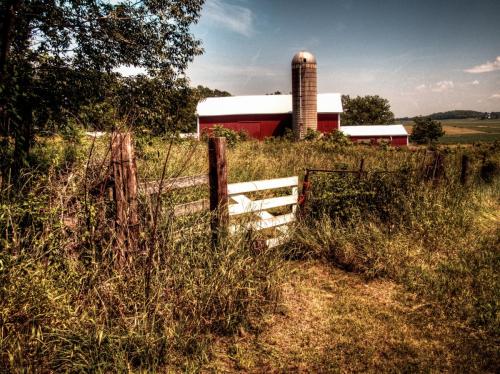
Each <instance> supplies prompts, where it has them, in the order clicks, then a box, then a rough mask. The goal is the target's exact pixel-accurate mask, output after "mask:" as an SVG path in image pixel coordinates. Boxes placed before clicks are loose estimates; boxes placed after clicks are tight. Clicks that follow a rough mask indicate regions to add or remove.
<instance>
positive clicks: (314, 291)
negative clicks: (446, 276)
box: [206, 261, 500, 373]
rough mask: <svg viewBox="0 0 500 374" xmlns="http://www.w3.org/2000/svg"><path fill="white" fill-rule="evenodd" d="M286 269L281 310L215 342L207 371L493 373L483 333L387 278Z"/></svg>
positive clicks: (296, 266) (492, 353)
mask: <svg viewBox="0 0 500 374" xmlns="http://www.w3.org/2000/svg"><path fill="white" fill-rule="evenodd" d="M290 267H291V269H290V270H291V274H292V275H291V276H290V279H289V281H288V282H287V283H286V284H285V286H284V289H283V298H282V304H281V305H280V313H277V314H275V315H273V316H269V317H268V318H267V319H266V320H265V321H263V322H261V325H260V326H259V333H256V334H250V333H244V334H241V333H240V334H239V336H237V337H233V338H229V339H225V340H223V341H220V342H219V344H218V345H217V346H216V347H215V348H214V350H215V351H216V353H215V358H216V359H215V361H214V362H213V363H212V364H211V365H210V366H207V367H206V370H207V371H210V370H217V371H221V372H253V373H270V372H283V373H294V372H353V373H354V372H491V373H493V372H495V368H496V367H497V366H496V365H498V364H499V363H500V361H499V360H500V357H499V353H498V350H496V349H495V346H494V345H492V344H491V341H490V340H489V337H488V336H486V335H481V334H475V333H472V331H471V330H469V329H468V328H467V327H465V326H464V325H463V324H462V323H460V322H459V321H457V320H453V319H450V318H446V317H444V316H443V315H442V314H441V313H440V312H439V308H436V307H435V305H433V304H430V303H425V302H424V303H422V301H421V300H420V299H419V298H418V297H417V296H416V295H415V294H412V293H409V292H407V291H405V290H404V289H403V288H402V287H401V286H398V285H396V284H395V283H393V282H390V281H387V280H374V281H369V282H367V281H365V280H364V279H363V278H362V277H360V276H359V275H356V274H352V273H346V272H344V271H342V270H339V269H337V268H334V267H331V265H328V264H326V263H322V262H317V261H307V262H302V261H301V262H295V263H292V264H290ZM497 348H498V346H497Z"/></svg>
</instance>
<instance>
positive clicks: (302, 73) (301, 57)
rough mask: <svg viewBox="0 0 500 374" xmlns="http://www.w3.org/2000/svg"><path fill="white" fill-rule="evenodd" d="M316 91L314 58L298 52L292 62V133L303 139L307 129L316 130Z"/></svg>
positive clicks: (307, 53)
mask: <svg viewBox="0 0 500 374" xmlns="http://www.w3.org/2000/svg"><path fill="white" fill-rule="evenodd" d="M317 100H318V89H317V65H316V58H315V57H314V56H313V55H312V54H311V53H309V52H304V51H303V52H299V53H297V54H296V55H295V56H293V60H292V102H293V132H294V134H295V139H297V140H298V139H303V138H304V135H305V134H306V133H307V129H312V130H317V129H318V109H317V106H318V104H317Z"/></svg>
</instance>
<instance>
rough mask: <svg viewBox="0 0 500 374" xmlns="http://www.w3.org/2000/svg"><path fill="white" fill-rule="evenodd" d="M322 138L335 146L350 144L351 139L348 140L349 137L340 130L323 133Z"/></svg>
mask: <svg viewBox="0 0 500 374" xmlns="http://www.w3.org/2000/svg"><path fill="white" fill-rule="evenodd" d="M322 140H324V141H326V142H328V144H331V145H333V146H337V147H344V146H348V145H351V144H352V143H351V141H350V140H349V137H348V136H347V135H346V134H344V133H343V132H342V131H332V132H329V133H327V134H324V135H323V137H322Z"/></svg>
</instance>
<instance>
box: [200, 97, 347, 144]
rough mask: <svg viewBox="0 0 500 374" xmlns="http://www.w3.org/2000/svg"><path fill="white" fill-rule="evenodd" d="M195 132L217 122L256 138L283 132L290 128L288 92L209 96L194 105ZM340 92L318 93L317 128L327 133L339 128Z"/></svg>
mask: <svg viewBox="0 0 500 374" xmlns="http://www.w3.org/2000/svg"><path fill="white" fill-rule="evenodd" d="M196 112H197V116H198V129H197V132H198V135H200V134H202V133H204V132H207V131H209V129H210V128H212V127H213V126H215V125H221V126H224V127H226V128H228V129H231V130H234V131H245V132H247V133H248V135H249V136H251V137H252V138H256V139H264V138H266V137H270V136H280V135H283V133H284V132H285V129H286V128H289V129H292V95H258V96H230V97H211V98H208V99H205V100H203V101H201V102H200V103H199V104H198V106H197V108H196ZM340 113H342V101H341V98H340V94H338V93H331V94H318V131H320V132H323V133H327V132H331V131H333V130H338V129H339V127H340Z"/></svg>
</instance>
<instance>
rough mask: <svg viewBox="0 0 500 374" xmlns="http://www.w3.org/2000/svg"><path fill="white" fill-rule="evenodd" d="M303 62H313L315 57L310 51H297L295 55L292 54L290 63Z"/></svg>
mask: <svg viewBox="0 0 500 374" xmlns="http://www.w3.org/2000/svg"><path fill="white" fill-rule="evenodd" d="M304 62H305V63H308V64H315V63H316V57H314V55H313V54H312V53H309V52H306V51H301V52H298V53H296V54H295V56H293V60H292V64H300V63H304Z"/></svg>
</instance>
